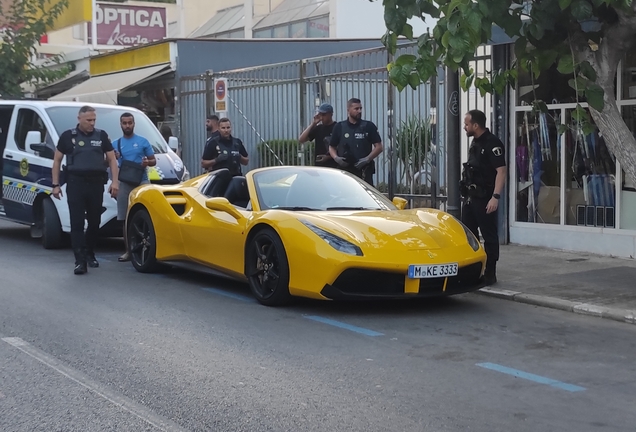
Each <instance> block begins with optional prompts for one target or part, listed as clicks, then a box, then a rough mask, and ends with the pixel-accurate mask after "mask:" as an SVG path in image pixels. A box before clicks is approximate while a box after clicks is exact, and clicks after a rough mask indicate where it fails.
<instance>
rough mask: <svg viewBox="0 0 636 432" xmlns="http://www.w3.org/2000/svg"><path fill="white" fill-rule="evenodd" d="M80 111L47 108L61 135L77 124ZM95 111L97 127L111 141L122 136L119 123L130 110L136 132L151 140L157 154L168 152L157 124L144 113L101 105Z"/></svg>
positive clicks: (66, 107)
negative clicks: (104, 132) (122, 116)
mask: <svg viewBox="0 0 636 432" xmlns="http://www.w3.org/2000/svg"><path fill="white" fill-rule="evenodd" d="M78 111H79V107H74V106H59V107H51V108H47V109H46V112H47V113H48V114H49V117H50V118H51V121H52V122H53V126H54V127H55V130H56V131H57V134H58V135H61V134H62V132H64V131H65V130H68V129H72V128H74V127H75V126H77V113H78ZM95 112H96V114H97V121H96V122H95V127H96V128H97V129H102V130H104V131H106V133H107V134H108V137H109V138H110V140H111V141H115V140H116V139H118V138H121V136H122V133H121V126H120V125H119V117H120V116H121V115H122V114H123V113H125V112H130V113H132V114H133V115H134V117H135V133H136V134H137V135H139V136H142V137H144V138H146V139H147V140H148V141H149V142H150V145H152V149H153V151H154V153H155V154H161V153H168V145H167V144H166V141H165V140H164V139H163V137H162V136H161V134H160V133H159V131H158V130H157V128H156V127H155V125H154V124H153V123H152V122H151V121H150V119H149V118H148V117H146V116H145V115H144V114H141V113H139V112H137V111H134V112H133V111H129V110H128V109H126V108H125V107H112V108H102V107H99V108H95Z"/></svg>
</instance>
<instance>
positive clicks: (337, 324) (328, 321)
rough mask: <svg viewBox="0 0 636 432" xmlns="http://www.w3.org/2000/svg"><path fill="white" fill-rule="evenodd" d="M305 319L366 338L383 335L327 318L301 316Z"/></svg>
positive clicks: (382, 334)
mask: <svg viewBox="0 0 636 432" xmlns="http://www.w3.org/2000/svg"><path fill="white" fill-rule="evenodd" d="M303 316H304V317H305V318H307V319H310V320H313V321H317V322H320V323H323V324H329V325H332V326H334V327H339V328H341V329H345V330H349V331H352V332H356V333H360V334H363V335H366V336H384V333H378V332H376V331H373V330H369V329H365V328H362V327H357V326H353V325H351V324H346V323H343V322H340V321H336V320H332V319H329V318H323V317H320V316H317V315H303Z"/></svg>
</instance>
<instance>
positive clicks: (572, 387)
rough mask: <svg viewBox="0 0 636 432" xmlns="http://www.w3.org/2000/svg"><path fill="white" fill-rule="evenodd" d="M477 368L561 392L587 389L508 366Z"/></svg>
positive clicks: (484, 365)
mask: <svg viewBox="0 0 636 432" xmlns="http://www.w3.org/2000/svg"><path fill="white" fill-rule="evenodd" d="M476 366H479V367H483V368H485V369H490V370H494V371H497V372H501V373H505V374H507V375H512V376H515V377H519V378H523V379H527V380H529V381H534V382H536V383H539V384H546V385H549V386H551V387H556V388H559V389H561V390H566V391H569V392H580V391H585V387H579V386H577V385H574V384H567V383H564V382H561V381H557V380H554V379H552V378H546V377H542V376H540V375H535V374H531V373H528V372H523V371H520V370H517V369H512V368H509V367H506V366H501V365H498V364H495V363H477V365H476Z"/></svg>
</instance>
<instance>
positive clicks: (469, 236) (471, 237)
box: [453, 216, 481, 252]
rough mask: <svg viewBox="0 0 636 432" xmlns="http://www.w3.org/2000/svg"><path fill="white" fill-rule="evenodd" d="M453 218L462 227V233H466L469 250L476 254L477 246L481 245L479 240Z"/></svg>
mask: <svg viewBox="0 0 636 432" xmlns="http://www.w3.org/2000/svg"><path fill="white" fill-rule="evenodd" d="M453 218H454V219H455V220H456V221H457V223H458V224H460V225H461V226H462V228H464V233H466V239H468V244H469V245H470V247H471V248H473V250H474V251H475V252H477V251H478V250H479V246H481V244H480V243H479V239H478V238H477V237H475V234H473V232H472V231H471V230H470V229H468V227H467V226H466V225H464V222H462V221H460V220H459V219H458V218H456V217H455V216H453Z"/></svg>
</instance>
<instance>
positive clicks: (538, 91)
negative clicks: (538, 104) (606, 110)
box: [517, 66, 586, 106]
mask: <svg viewBox="0 0 636 432" xmlns="http://www.w3.org/2000/svg"><path fill="white" fill-rule="evenodd" d="M571 78H572V76H569V75H562V74H561V73H560V72H559V71H558V70H557V68H556V66H553V67H551V68H550V69H548V70H546V71H544V72H541V75H539V78H536V79H534V80H533V79H532V77H531V75H530V74H529V73H528V72H525V71H523V70H522V69H521V68H519V80H518V87H517V98H518V101H517V105H518V106H521V105H532V102H533V101H535V100H542V101H544V102H545V103H547V104H560V103H576V92H575V91H574V89H573V88H572V87H570V85H569V84H568V81H569V80H570V79H571ZM533 81H534V91H533ZM585 101H586V99H585V98H584V97H579V102H585Z"/></svg>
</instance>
